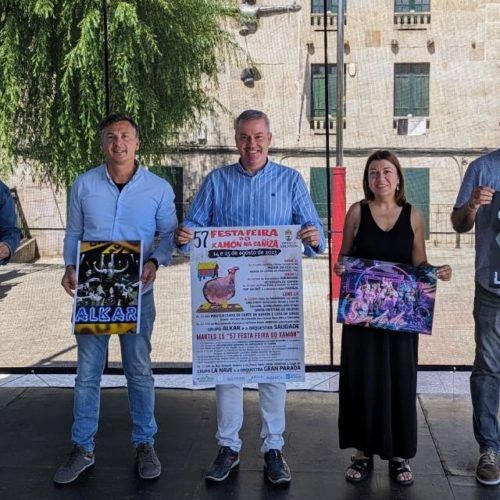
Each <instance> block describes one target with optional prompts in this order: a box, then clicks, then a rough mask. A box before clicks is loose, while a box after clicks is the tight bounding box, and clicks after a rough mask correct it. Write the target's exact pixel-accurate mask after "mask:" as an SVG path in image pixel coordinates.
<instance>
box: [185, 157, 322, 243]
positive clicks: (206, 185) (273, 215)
mask: <svg viewBox="0 0 500 500" xmlns="http://www.w3.org/2000/svg"><path fill="white" fill-rule="evenodd" d="M289 224H298V225H300V226H302V227H305V226H316V227H317V228H318V231H319V234H320V237H321V243H320V245H319V248H317V249H315V250H316V251H318V252H323V251H324V250H325V248H326V242H325V238H324V234H323V226H322V224H321V221H320V218H319V216H318V213H317V211H316V208H315V206H314V204H313V202H312V199H311V196H310V195H309V192H308V190H307V187H306V184H305V182H304V179H303V178H302V176H301V175H300V174H299V172H297V171H296V170H294V169H292V168H289V167H285V166H284V165H280V164H278V163H274V162H272V161H268V162H267V164H266V165H265V166H264V168H262V169H261V170H259V171H258V172H257V173H256V174H255V175H250V174H249V173H248V172H247V171H246V170H245V169H244V168H243V166H242V165H241V164H240V163H234V164H232V165H226V166H224V167H220V168H217V169H215V170H213V171H212V172H210V173H209V174H208V175H207V177H206V178H205V180H204V181H203V184H202V185H201V187H200V190H199V191H198V193H197V194H196V196H195V198H194V200H193V203H192V205H191V209H190V211H189V213H188V215H187V218H186V220H185V221H184V224H183V225H184V226H185V227H230V226H284V225H289ZM182 249H183V250H187V246H184V247H183V248H182Z"/></svg>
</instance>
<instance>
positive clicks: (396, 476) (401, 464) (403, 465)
mask: <svg viewBox="0 0 500 500" xmlns="http://www.w3.org/2000/svg"><path fill="white" fill-rule="evenodd" d="M406 472H409V473H410V475H411V479H401V478H400V475H401V474H404V473H406ZM389 476H390V478H391V479H392V480H393V481H394V482H395V483H398V484H400V485H401V486H411V485H412V484H413V473H412V471H411V469H410V463H409V462H408V460H389Z"/></svg>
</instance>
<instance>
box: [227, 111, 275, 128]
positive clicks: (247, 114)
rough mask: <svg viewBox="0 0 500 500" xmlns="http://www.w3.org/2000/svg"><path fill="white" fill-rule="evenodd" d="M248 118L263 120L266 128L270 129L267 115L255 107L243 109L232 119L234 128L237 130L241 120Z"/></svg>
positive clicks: (247, 119) (245, 120) (244, 120)
mask: <svg viewBox="0 0 500 500" xmlns="http://www.w3.org/2000/svg"><path fill="white" fill-rule="evenodd" d="M249 120H264V122H265V123H266V127H267V130H269V131H271V122H270V121H269V117H268V116H267V115H266V113H264V112H263V111H258V110H256V109H247V110H246V111H243V113H241V114H240V115H239V116H238V118H236V120H234V130H238V127H239V126H240V124H241V123H242V122H247V121H249Z"/></svg>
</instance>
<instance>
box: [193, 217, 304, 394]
mask: <svg viewBox="0 0 500 500" xmlns="http://www.w3.org/2000/svg"><path fill="white" fill-rule="evenodd" d="M299 230H300V226H268V227H227V228H196V229H195V230H194V239H193V241H192V243H191V304H192V324H193V383H194V384H195V385H201V384H224V383H238V384H239V383H253V382H292V381H293V382H297V381H303V380H304V327H303V310H302V243H301V241H300V239H299V238H298V237H297V233H298V231H299Z"/></svg>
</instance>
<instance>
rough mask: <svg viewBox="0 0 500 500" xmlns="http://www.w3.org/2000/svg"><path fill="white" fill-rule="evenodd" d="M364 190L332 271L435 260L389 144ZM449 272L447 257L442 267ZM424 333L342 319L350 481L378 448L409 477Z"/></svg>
mask: <svg viewBox="0 0 500 500" xmlns="http://www.w3.org/2000/svg"><path fill="white" fill-rule="evenodd" d="M363 190H364V194H365V198H364V199H363V200H362V201H360V202H357V203H354V205H352V206H351V207H350V208H349V211H348V212H347V216H346V220H345V225H344V231H343V240H342V247H341V249H340V254H339V258H338V262H336V263H335V265H334V272H335V273H336V274H337V275H338V276H340V275H342V273H343V272H344V271H345V268H344V266H343V265H342V263H341V260H342V256H343V255H347V256H352V257H362V258H366V259H378V260H385V261H389V262H399V263H405V264H411V265H413V266H423V265H429V264H428V262H427V256H426V252H425V241H424V220H423V216H422V213H421V212H420V211H419V210H417V209H416V208H415V207H412V206H411V205H410V204H409V203H407V202H406V198H405V191H404V178H403V172H402V170H401V165H400V163H399V161H398V159H397V158H396V156H395V155H394V154H392V153H391V152H389V151H377V152H375V153H374V154H372V155H371V156H370V157H369V158H368V160H367V162H366V166H365V170H364V174H363ZM437 277H438V278H439V279H441V280H449V279H450V278H451V268H450V267H449V266H447V265H445V266H440V267H438V268H437ZM417 363H418V335H415V334H409V333H401V332H395V331H388V330H382V329H376V328H373V329H372V328H366V327H362V326H355V325H344V327H343V329H342V350H341V363H340V382H339V440H340V447H341V448H355V449H356V452H355V454H354V455H353V457H352V459H351V462H352V463H351V464H350V466H349V467H348V469H347V470H346V473H345V478H346V479H347V480H348V481H350V482H359V481H361V480H363V479H364V478H365V477H366V476H367V475H368V474H369V473H370V472H371V471H372V469H373V455H379V456H380V458H382V459H384V460H389V473H390V477H391V478H392V479H393V480H394V481H396V482H397V483H399V484H402V485H410V484H412V483H413V475H412V472H411V469H410V466H409V462H408V459H410V458H412V457H414V456H415V454H416V451H417V411H416V390H417Z"/></svg>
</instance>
